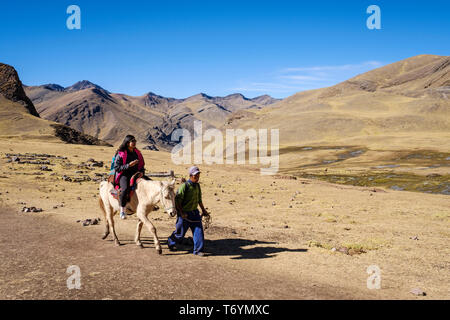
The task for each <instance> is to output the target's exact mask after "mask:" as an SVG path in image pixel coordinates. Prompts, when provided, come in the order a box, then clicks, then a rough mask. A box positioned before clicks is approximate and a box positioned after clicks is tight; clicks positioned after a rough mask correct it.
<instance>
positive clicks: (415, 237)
mask: <svg viewBox="0 0 450 320" xmlns="http://www.w3.org/2000/svg"><path fill="white" fill-rule="evenodd" d="M409 238H410V239H411V240H419V237H418V236H414V237H409Z"/></svg>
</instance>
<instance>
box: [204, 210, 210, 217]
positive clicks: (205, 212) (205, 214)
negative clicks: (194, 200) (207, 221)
mask: <svg viewBox="0 0 450 320" xmlns="http://www.w3.org/2000/svg"><path fill="white" fill-rule="evenodd" d="M203 216H205V217H206V216H209V213H208V211H206V209H202V217H203Z"/></svg>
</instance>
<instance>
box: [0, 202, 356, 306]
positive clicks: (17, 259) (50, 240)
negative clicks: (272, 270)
mask: <svg viewBox="0 0 450 320" xmlns="http://www.w3.org/2000/svg"><path fill="white" fill-rule="evenodd" d="M0 217H1V220H2V223H1V224H0V239H1V240H0V299H330V298H339V297H338V296H337V295H336V293H335V294H333V293H330V292H327V291H326V289H323V288H317V287H308V286H307V284H304V285H303V286H302V285H299V284H298V283H295V284H294V283H288V282H286V281H280V280H279V279H273V278H272V279H270V278H267V277H261V276H256V275H253V274H250V273H248V272H243V271H241V270H233V269H230V268H224V267H221V266H218V265H217V264H216V263H214V262H213V261H212V259H213V256H211V257H204V258H201V257H195V256H193V255H190V254H186V252H175V253H172V252H169V251H168V250H165V251H164V254H163V255H162V256H158V255H157V253H156V252H155V250H154V249H153V245H152V241H151V240H150V238H149V237H144V238H143V239H144V244H145V245H146V246H147V248H145V249H139V248H138V247H136V246H135V245H134V244H132V242H131V241H122V242H123V243H125V245H122V246H120V247H114V246H113V245H112V243H111V241H101V240H100V239H99V234H98V229H97V228H90V227H86V228H82V227H80V225H73V226H72V225H68V224H67V225H65V224H62V223H60V222H57V221H55V220H54V219H52V218H51V217H46V216H38V215H37V214H34V215H33V214H25V213H16V212H15V211H14V210H10V209H5V208H2V209H1V210H0ZM122 238H123V237H122ZM123 239H124V238H123ZM130 240H131V238H130ZM236 241H237V243H238V242H239V240H236ZM163 243H165V242H164V241H163ZM228 244H230V243H228ZM222 245H227V243H223V244H222ZM219 246H220V245H219ZM222 254H223V250H222ZM70 265H78V266H79V267H80V269H81V289H80V290H76V289H72V290H69V289H68V288H67V285H66V281H67V278H68V277H69V276H70V275H69V274H67V273H66V270H67V267H68V266H70ZM340 298H351V297H350V296H348V295H342V293H341V294H340Z"/></svg>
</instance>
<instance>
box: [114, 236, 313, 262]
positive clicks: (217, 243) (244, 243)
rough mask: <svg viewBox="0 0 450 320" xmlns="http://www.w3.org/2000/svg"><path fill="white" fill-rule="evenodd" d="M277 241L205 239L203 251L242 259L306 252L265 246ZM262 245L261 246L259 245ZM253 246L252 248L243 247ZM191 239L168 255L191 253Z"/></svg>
mask: <svg viewBox="0 0 450 320" xmlns="http://www.w3.org/2000/svg"><path fill="white" fill-rule="evenodd" d="M141 242H142V244H143V245H144V246H145V247H146V248H149V247H152V246H153V245H154V242H153V238H152V237H141ZM121 243H122V245H128V244H134V241H133V240H121ZM160 243H161V245H162V246H163V247H164V246H167V240H163V239H161V240H160ZM275 244H277V242H269V241H259V240H249V239H241V238H232V239H216V240H205V244H204V245H205V249H204V251H205V253H206V254H207V255H208V256H230V257H231V259H233V260H242V259H267V258H273V257H275V256H276V255H277V253H280V252H307V251H308V249H303V248H302V249H289V248H283V247H275V246H267V245H275ZM259 245H263V246H259ZM248 246H253V247H252V248H245V247H248ZM192 249H193V241H192V238H191V237H187V238H184V239H183V241H182V243H180V244H179V245H177V251H176V253H175V252H174V253H171V254H169V255H180V254H181V255H182V254H189V253H192Z"/></svg>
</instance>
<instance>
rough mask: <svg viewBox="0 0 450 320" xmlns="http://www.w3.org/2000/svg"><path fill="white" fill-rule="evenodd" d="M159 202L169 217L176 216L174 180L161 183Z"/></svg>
mask: <svg viewBox="0 0 450 320" xmlns="http://www.w3.org/2000/svg"><path fill="white" fill-rule="evenodd" d="M159 201H160V202H161V204H162V206H163V208H164V210H165V211H166V212H167V213H168V214H169V216H170V217H175V215H176V214H177V210H176V206H175V179H173V180H172V181H163V182H162V186H161V194H160V199H159Z"/></svg>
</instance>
